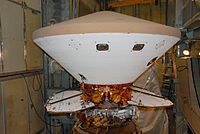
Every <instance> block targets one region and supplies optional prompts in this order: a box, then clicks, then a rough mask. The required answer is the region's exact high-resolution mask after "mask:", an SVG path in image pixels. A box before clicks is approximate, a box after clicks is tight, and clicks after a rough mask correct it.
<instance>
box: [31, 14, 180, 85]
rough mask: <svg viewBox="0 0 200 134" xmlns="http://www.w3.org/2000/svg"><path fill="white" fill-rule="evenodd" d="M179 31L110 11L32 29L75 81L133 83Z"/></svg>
mask: <svg viewBox="0 0 200 134" xmlns="http://www.w3.org/2000/svg"><path fill="white" fill-rule="evenodd" d="M179 37H180V32H179V30H177V29H175V28H172V27H168V26H165V25H161V24H157V23H153V22H150V21H146V20H142V19H138V18H134V17H130V16H127V15H122V14H119V13H114V12H108V11H103V12H97V13H94V14H90V15H87V16H83V17H80V18H76V19H73V20H70V21H66V22H62V23H59V24H55V25H53V26H49V27H45V28H41V29H39V30H37V31H35V32H34V34H33V39H34V42H35V43H36V44H37V45H38V46H39V47H41V48H42V49H43V50H44V51H45V52H46V53H48V54H49V55H50V56H51V57H52V58H54V59H55V60H57V61H58V62H59V63H60V65H62V66H63V67H64V68H65V69H66V70H67V71H68V72H69V73H71V74H72V75H73V76H74V77H75V78H76V79H77V80H78V81H80V82H85V83H87V84H99V85H110V84H123V83H130V82H132V81H134V80H135V79H136V78H137V77H138V76H139V75H140V74H141V73H143V72H144V71H145V70H146V69H147V68H148V67H149V66H150V65H151V63H152V61H154V60H156V59H157V58H159V57H160V56H161V55H163V54H164V53H165V52H166V51H167V50H168V49H169V48H171V47H172V46H173V45H174V44H175V43H176V42H177V41H178V40H179Z"/></svg>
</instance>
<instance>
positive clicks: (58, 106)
mask: <svg viewBox="0 0 200 134" xmlns="http://www.w3.org/2000/svg"><path fill="white" fill-rule="evenodd" d="M80 93H81V92H80V91H73V90H71V91H69V90H66V91H63V92H61V93H58V94H55V95H53V96H52V97H51V98H50V100H49V101H48V102H47V105H46V110H47V112H49V113H71V112H76V111H80V110H84V109H87V108H90V107H93V106H94V103H92V102H84V101H82V100H81V99H80V95H79V96H76V97H72V98H70V99H66V100H63V101H60V102H57V103H53V102H56V101H59V100H61V99H64V98H68V97H70V96H74V95H77V94H80ZM50 103H53V104H50Z"/></svg>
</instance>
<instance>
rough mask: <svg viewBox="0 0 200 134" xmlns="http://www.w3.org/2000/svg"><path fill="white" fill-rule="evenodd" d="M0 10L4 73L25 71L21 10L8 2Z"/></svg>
mask: <svg viewBox="0 0 200 134" xmlns="http://www.w3.org/2000/svg"><path fill="white" fill-rule="evenodd" d="M1 8H2V10H1V25H2V37H3V63H4V72H15V71H21V70H25V61H24V35H23V28H24V22H23V10H22V8H21V6H19V5H16V4H13V3H11V2H8V1H3V5H2V7H1Z"/></svg>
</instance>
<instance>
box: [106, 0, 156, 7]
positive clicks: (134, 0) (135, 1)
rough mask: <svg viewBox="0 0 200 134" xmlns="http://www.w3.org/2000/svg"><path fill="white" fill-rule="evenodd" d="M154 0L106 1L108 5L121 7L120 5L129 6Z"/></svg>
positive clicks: (153, 0)
mask: <svg viewBox="0 0 200 134" xmlns="http://www.w3.org/2000/svg"><path fill="white" fill-rule="evenodd" d="M153 2H155V0H124V1H113V2H108V7H122V6H130V5H135V4H148V3H153Z"/></svg>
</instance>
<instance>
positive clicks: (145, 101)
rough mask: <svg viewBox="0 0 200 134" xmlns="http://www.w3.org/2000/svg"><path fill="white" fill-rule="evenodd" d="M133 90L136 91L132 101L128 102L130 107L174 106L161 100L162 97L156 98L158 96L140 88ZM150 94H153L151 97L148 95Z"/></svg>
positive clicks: (166, 100) (133, 93) (165, 100)
mask: <svg viewBox="0 0 200 134" xmlns="http://www.w3.org/2000/svg"><path fill="white" fill-rule="evenodd" d="M133 89H134V90H135V91H133V92H132V98H131V101H129V102H128V104H130V105H134V106H142V107H169V106H172V105H173V103H172V102H171V101H170V100H168V99H164V98H161V97H162V96H160V98H159V97H156V96H158V95H156V94H154V93H152V92H150V91H147V90H143V89H139V88H133ZM137 91H138V92H137ZM142 92H143V93H142ZM146 93H147V94H146ZM148 94H151V95H148ZM152 95H154V96H152ZM155 95H156V96H155Z"/></svg>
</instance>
